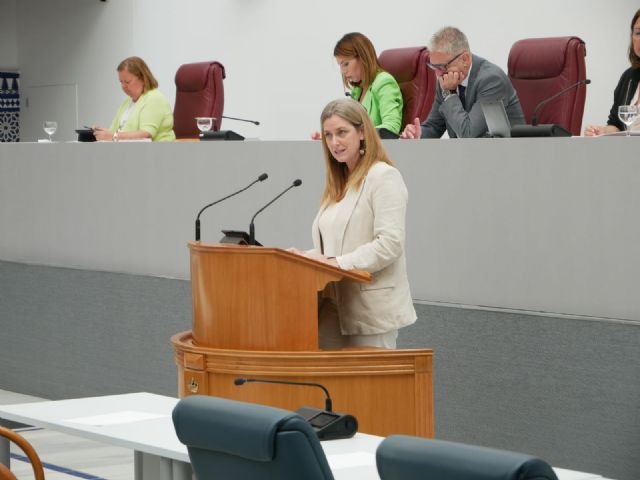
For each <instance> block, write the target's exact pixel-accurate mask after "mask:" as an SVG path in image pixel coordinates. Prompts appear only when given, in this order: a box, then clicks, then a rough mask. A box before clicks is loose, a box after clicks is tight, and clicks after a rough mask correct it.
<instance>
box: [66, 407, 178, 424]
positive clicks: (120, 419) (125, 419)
mask: <svg viewBox="0 0 640 480" xmlns="http://www.w3.org/2000/svg"><path fill="white" fill-rule="evenodd" d="M168 416H169V415H164V414H161V413H149V412H136V411H132V410H123V411H121V412H113V413H106V414H104V415H94V416H91V417H78V418H67V419H65V420H64V421H65V422H69V423H77V424H80V425H88V426H90V427H106V426H109V425H123V424H126V423H134V422H142V421H144V420H152V419H155V418H162V417H168Z"/></svg>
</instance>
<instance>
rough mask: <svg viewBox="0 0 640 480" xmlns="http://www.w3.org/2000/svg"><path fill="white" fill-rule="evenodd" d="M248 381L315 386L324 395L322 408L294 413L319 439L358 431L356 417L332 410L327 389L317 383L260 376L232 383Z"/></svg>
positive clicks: (342, 435) (303, 408) (334, 438)
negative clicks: (305, 422) (264, 378)
mask: <svg viewBox="0 0 640 480" xmlns="http://www.w3.org/2000/svg"><path fill="white" fill-rule="evenodd" d="M248 382H258V383H279V384H282V385H299V386H303V387H317V388H321V389H322V390H323V391H324V394H325V396H326V399H325V407H324V410H320V409H319V408H315V407H300V408H298V409H297V410H296V413H297V414H298V415H300V416H301V417H302V418H303V419H305V420H306V421H307V423H308V424H309V425H311V428H313V431H314V432H316V435H317V436H318V438H319V439H320V440H337V439H340V438H351V437H353V436H354V435H355V434H356V432H357V431H358V419H357V418H356V417H354V416H353V415H350V414H348V413H340V412H334V411H333V409H332V405H331V397H330V396H329V390H327V389H326V388H325V387H324V385H321V384H319V383H308V382H292V381H291V380H263V379H260V378H236V379H235V380H234V381H233V383H235V384H236V385H244V384H245V383H248Z"/></svg>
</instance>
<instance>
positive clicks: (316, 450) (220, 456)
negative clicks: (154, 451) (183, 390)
mask: <svg viewBox="0 0 640 480" xmlns="http://www.w3.org/2000/svg"><path fill="white" fill-rule="evenodd" d="M173 424H174V426H175V429H176V433H177V435H178V438H179V439H180V441H181V442H182V443H184V444H185V445H186V446H187V449H188V451H189V458H190V459H191V465H192V467H193V471H194V473H195V474H196V478H198V479H200V480H204V479H208V478H220V479H232V480H245V479H246V480H249V479H252V480H253V479H279V480H288V479H291V480H293V479H302V478H304V479H305V480H316V479H318V480H327V479H333V475H332V474H331V469H330V468H329V464H328V463H327V459H326V457H325V455H324V452H323V450H322V447H321V446H320V441H319V440H318V437H317V436H316V434H315V432H314V431H313V429H312V428H311V426H309V424H307V422H306V421H305V420H304V419H303V418H302V417H300V416H299V415H297V414H295V413H293V412H289V411H287V410H281V409H279V408H272V407H266V406H263V405H256V404H253V403H245V402H238V401H235V400H227V399H224V398H218V397H205V396H190V397H186V398H183V399H182V400H180V401H179V402H178V404H177V405H176V407H175V409H174V410H173Z"/></svg>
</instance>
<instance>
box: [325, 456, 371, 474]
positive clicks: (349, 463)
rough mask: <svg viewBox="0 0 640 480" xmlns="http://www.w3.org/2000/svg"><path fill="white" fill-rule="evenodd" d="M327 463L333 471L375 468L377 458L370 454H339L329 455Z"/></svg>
mask: <svg viewBox="0 0 640 480" xmlns="http://www.w3.org/2000/svg"><path fill="white" fill-rule="evenodd" d="M327 461H328V462H329V466H330V467H331V470H339V469H341V468H354V467H368V466H371V465H373V466H375V464H376V456H375V454H373V453H369V452H353V453H339V454H334V455H327Z"/></svg>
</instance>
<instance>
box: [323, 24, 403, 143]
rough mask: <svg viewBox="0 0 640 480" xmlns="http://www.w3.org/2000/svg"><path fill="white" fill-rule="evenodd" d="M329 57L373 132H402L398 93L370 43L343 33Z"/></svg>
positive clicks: (363, 37)
mask: <svg viewBox="0 0 640 480" xmlns="http://www.w3.org/2000/svg"><path fill="white" fill-rule="evenodd" d="M333 55H334V57H335V58H336V61H337V62H338V65H339V66H340V72H341V73H342V81H343V83H344V86H345V87H346V88H348V89H350V90H351V92H350V95H351V97H352V98H353V99H355V100H358V101H359V102H360V103H361V104H362V106H363V107H364V108H365V110H366V111H367V113H368V114H369V117H370V118H371V121H372V122H373V125H374V127H375V128H377V129H379V128H386V129H387V130H389V131H391V132H393V133H400V130H401V129H402V107H403V102H402V92H401V91H400V87H399V86H398V82H396V80H395V78H393V77H392V76H391V75H390V74H389V73H387V72H385V71H384V70H383V69H382V67H381V66H380V64H379V63H378V56H377V55H376V50H375V48H374V47H373V44H372V43H371V41H370V40H369V39H368V38H367V37H366V36H365V35H363V34H362V33H358V32H353V33H347V34H346V35H345V36H344V37H342V38H341V39H340V40H339V41H338V43H336V46H335V48H334V49H333Z"/></svg>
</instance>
